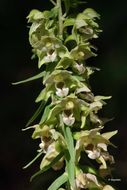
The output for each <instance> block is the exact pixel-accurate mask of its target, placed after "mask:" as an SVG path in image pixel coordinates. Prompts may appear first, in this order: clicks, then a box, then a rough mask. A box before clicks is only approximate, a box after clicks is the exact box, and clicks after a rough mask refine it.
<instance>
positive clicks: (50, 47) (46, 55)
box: [33, 36, 67, 68]
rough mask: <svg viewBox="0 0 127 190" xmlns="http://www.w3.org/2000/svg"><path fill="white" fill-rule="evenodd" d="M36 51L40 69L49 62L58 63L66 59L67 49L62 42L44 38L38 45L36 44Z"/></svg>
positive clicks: (47, 37) (52, 38)
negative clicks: (61, 59) (63, 58)
mask: <svg viewBox="0 0 127 190" xmlns="http://www.w3.org/2000/svg"><path fill="white" fill-rule="evenodd" d="M33 47H34V51H35V53H36V54H37V56H38V58H39V63H38V66H39V68H40V67H41V66H42V65H43V64H45V63H49V62H54V61H57V60H58V58H62V57H64V55H65V53H66V52H67V49H66V47H65V46H64V45H62V43H61V41H60V40H59V39H57V38H55V37H49V36H44V37H41V40H40V41H38V43H35V44H34V46H33Z"/></svg>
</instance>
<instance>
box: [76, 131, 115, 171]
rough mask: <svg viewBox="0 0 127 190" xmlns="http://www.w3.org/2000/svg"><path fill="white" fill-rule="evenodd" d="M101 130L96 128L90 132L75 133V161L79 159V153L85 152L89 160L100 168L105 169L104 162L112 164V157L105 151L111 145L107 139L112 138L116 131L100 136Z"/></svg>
mask: <svg viewBox="0 0 127 190" xmlns="http://www.w3.org/2000/svg"><path fill="white" fill-rule="evenodd" d="M101 129H102V127H101V128H96V129H92V130H89V131H88V130H85V131H82V132H77V133H75V134H74V138H76V139H77V142H76V154H77V161H79V159H80V153H81V151H83V150H84V151H85V152H86V153H87V155H88V157H89V158H90V159H93V160H94V159H95V160H96V161H97V162H98V163H101V164H102V165H101V166H100V168H107V165H106V161H107V160H109V161H111V163H114V159H113V156H111V155H109V153H108V151H107V146H108V145H112V143H110V141H109V139H110V138H111V137H112V136H114V135H115V134H116V133H117V131H112V132H108V133H106V134H105V133H103V134H100V132H99V131H100V130H101Z"/></svg>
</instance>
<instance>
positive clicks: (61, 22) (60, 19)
mask: <svg viewBox="0 0 127 190" xmlns="http://www.w3.org/2000/svg"><path fill="white" fill-rule="evenodd" d="M57 7H58V10H59V14H58V23H59V38H60V39H61V40H62V39H63V15H62V4H61V0H57Z"/></svg>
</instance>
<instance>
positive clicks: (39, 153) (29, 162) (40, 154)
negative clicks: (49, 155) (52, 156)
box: [23, 152, 43, 169]
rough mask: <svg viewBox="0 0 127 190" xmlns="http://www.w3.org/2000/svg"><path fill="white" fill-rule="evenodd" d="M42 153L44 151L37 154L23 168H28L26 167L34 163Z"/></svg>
mask: <svg viewBox="0 0 127 190" xmlns="http://www.w3.org/2000/svg"><path fill="white" fill-rule="evenodd" d="M42 153H43V152H39V153H38V154H37V156H36V157H35V158H34V159H33V160H32V161H31V162H29V163H28V164H27V165H26V166H24V167H23V169H26V168H28V167H29V166H30V165H31V164H33V163H34V162H35V161H36V160H37V159H38V158H39V157H40V156H41V155H42Z"/></svg>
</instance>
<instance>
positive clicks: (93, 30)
mask: <svg viewBox="0 0 127 190" xmlns="http://www.w3.org/2000/svg"><path fill="white" fill-rule="evenodd" d="M50 1H51V2H52V3H53V5H54V7H53V8H52V9H51V10H47V11H43V12H41V11H39V10H32V11H31V12H30V14H29V15H28V17H27V18H28V23H30V24H31V26H30V31H29V41H30V45H31V46H32V49H33V53H34V57H37V58H38V68H39V69H41V68H42V66H43V70H44V71H43V72H41V73H39V74H38V75H36V76H34V77H31V78H29V79H26V80H23V81H21V82H18V83H15V84H21V83H24V82H29V81H32V80H36V79H38V78H41V79H42V81H43V87H42V90H41V92H40V94H39V95H38V97H37V98H36V103H38V102H41V105H40V106H39V108H38V109H37V111H36V112H35V114H34V115H33V116H32V118H31V119H30V120H29V122H28V124H27V126H28V125H31V124H32V123H33V122H36V124H34V125H33V126H29V127H28V128H26V129H30V128H31V129H34V131H33V134H32V138H33V139H38V140H39V149H38V150H37V152H38V154H37V156H36V157H35V159H33V160H32V161H31V162H30V163H29V164H27V165H26V166H25V168H26V167H28V166H30V165H31V164H33V162H34V161H36V160H37V158H39V157H42V160H41V163H40V170H39V171H38V172H37V173H36V174H34V175H33V176H32V178H31V179H33V178H34V177H36V176H37V175H39V174H41V173H43V172H46V171H47V170H48V169H50V168H52V169H54V170H55V171H57V170H60V169H62V168H64V173H63V174H62V175H61V176H59V177H58V178H57V179H56V180H55V181H54V182H53V183H52V184H51V185H50V187H49V188H48V190H81V189H89V190H93V189H98V190H110V189H112V190H113V189H114V188H113V187H111V186H110V184H108V181H107V183H106V182H105V181H104V180H103V177H104V176H106V175H108V176H110V175H111V173H110V172H109V171H110V170H111V167H112V165H111V164H112V163H114V159H113V156H112V155H110V153H109V151H108V146H109V145H111V146H114V145H113V144H112V143H111V142H110V138H111V137H113V136H114V135H115V134H116V133H117V131H111V132H106V133H103V132H102V129H103V128H104V124H105V122H104V120H103V119H102V118H100V117H99V115H98V112H99V110H101V109H102V108H103V106H104V105H105V104H106V102H105V100H107V99H110V98H111V97H110V96H107V97H106V96H101V95H99V96H95V95H94V94H93V92H92V88H91V86H90V84H89V78H90V76H91V74H93V73H94V71H95V70H98V69H96V68H93V67H89V66H87V64H88V63H87V59H89V58H91V57H94V56H96V53H95V49H96V48H93V45H92V44H91V39H93V38H97V37H98V36H99V33H100V32H101V30H100V29H99V25H98V23H97V20H98V19H99V18H100V15H99V14H98V13H97V12H96V11H95V10H93V9H91V8H86V9H85V10H84V11H83V12H81V13H78V14H77V15H75V14H74V15H72V14H69V11H68V10H69V8H70V7H71V8H72V7H73V5H75V3H77V4H78V2H80V0H79V1H76V0H67V1H66V0H64V1H62V0H57V1H56V3H55V2H54V1H53V0H50ZM63 5H64V7H65V14H64V16H63V13H62V12H63V10H62V7H63ZM70 10H71V9H70ZM63 17H64V19H63ZM38 116H41V117H40V118H41V119H40V120H39V119H38ZM42 154H43V155H44V156H42ZM81 159H83V161H84V164H83V165H81V162H80V161H81ZM92 160H94V161H95V162H96V163H97V164H96V165H97V166H94V165H93V164H92V163H91V161H92ZM109 168H110V170H109ZM102 173H103V176H102ZM61 187H62V188H61Z"/></svg>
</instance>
